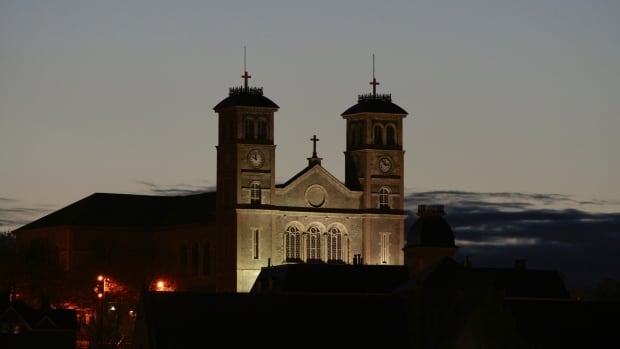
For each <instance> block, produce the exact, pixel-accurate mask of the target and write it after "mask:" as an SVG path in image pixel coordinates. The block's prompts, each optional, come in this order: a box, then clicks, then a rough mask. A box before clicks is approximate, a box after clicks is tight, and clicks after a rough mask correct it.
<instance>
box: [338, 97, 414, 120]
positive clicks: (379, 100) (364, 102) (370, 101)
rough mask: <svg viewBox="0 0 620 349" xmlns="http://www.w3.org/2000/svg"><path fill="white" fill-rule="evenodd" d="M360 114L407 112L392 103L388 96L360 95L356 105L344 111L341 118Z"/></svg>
mask: <svg viewBox="0 0 620 349" xmlns="http://www.w3.org/2000/svg"><path fill="white" fill-rule="evenodd" d="M360 113H385V114H405V115H406V114H407V112H406V111H405V110H404V109H403V108H401V107H399V106H398V105H396V104H394V103H392V98H391V96H390V95H360V96H359V98H358V102H357V104H355V105H354V106H352V107H350V108H349V109H347V110H345V111H344V112H343V113H342V114H341V116H345V115H351V114H360Z"/></svg>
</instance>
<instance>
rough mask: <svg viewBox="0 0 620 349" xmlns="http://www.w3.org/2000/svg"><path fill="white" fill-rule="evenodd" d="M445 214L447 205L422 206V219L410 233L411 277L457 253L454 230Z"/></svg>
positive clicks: (407, 258)
mask: <svg viewBox="0 0 620 349" xmlns="http://www.w3.org/2000/svg"><path fill="white" fill-rule="evenodd" d="M445 214H446V213H445V211H444V207H443V205H419V206H418V213H417V215H418V219H417V220H416V221H415V222H414V223H413V225H412V226H411V228H410V229H409V232H408V233H407V245H406V246H405V264H407V268H408V270H409V276H410V277H413V276H415V275H416V274H418V273H420V272H422V271H424V270H426V269H428V268H430V267H431V266H433V265H434V264H435V263H437V262H439V261H440V260H442V259H443V258H445V257H453V256H454V254H455V253H456V250H457V246H455V244H454V233H452V228H451V227H450V224H448V222H446V220H445V219H444V218H443V216H444V215H445Z"/></svg>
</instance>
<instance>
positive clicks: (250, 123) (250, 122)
mask: <svg viewBox="0 0 620 349" xmlns="http://www.w3.org/2000/svg"><path fill="white" fill-rule="evenodd" d="M244 125H245V139H253V138H254V119H252V118H249V117H248V118H245V121H244Z"/></svg>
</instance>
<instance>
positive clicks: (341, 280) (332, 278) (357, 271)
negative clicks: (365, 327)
mask: <svg viewBox="0 0 620 349" xmlns="http://www.w3.org/2000/svg"><path fill="white" fill-rule="evenodd" d="M407 280H408V273H407V268H406V267H405V266H400V265H349V264H304V263H299V264H284V265H277V266H272V267H265V268H262V269H261V272H260V274H259V275H258V277H257V278H256V282H255V284H254V285H253V287H252V290H251V292H277V293H360V294H381V293H389V292H391V291H393V290H394V289H396V288H397V287H399V286H400V285H402V284H403V283H405V282H406V281H407ZM267 290H268V291H267Z"/></svg>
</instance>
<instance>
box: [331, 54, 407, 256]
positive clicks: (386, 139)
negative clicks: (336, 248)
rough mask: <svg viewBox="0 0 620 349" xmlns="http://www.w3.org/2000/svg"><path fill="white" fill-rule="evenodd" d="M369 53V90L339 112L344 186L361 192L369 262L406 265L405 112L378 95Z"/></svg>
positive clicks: (383, 95)
mask: <svg viewBox="0 0 620 349" xmlns="http://www.w3.org/2000/svg"><path fill="white" fill-rule="evenodd" d="M374 63H375V62H374V55H373V68H372V70H373V74H372V81H371V82H370V84H371V85H372V93H369V94H363V95H359V96H358V100H357V104H355V105H354V106H352V107H350V108H349V109H347V110H346V111H345V112H344V113H342V114H341V116H342V117H343V118H344V119H345V120H346V132H347V135H346V139H347V145H346V151H345V153H344V155H345V185H346V186H347V187H348V188H349V189H351V190H356V191H361V192H362V193H363V194H362V197H361V202H360V209H361V210H362V211H363V212H366V215H365V216H364V218H363V227H362V234H363V237H362V252H363V259H364V261H365V263H367V264H403V263H404V253H403V247H404V235H405V233H404V229H405V228H404V226H405V224H404V223H405V219H406V215H405V213H404V195H405V193H404V187H405V186H404V171H405V163H404V154H405V151H404V150H403V119H404V118H405V117H406V116H407V112H406V111H405V110H404V109H402V108H401V107H399V106H398V105H396V104H394V103H392V97H391V95H389V94H379V93H377V86H378V85H379V83H378V82H377V79H376V78H375V67H374Z"/></svg>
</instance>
